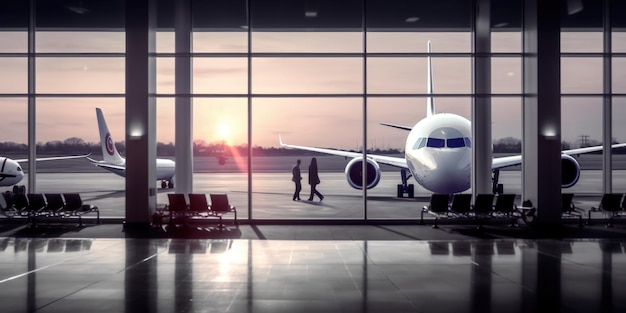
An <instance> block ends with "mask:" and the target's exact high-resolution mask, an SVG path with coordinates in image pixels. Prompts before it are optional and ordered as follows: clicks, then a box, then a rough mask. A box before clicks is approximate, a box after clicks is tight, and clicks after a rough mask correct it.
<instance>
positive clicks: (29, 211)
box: [2, 192, 100, 226]
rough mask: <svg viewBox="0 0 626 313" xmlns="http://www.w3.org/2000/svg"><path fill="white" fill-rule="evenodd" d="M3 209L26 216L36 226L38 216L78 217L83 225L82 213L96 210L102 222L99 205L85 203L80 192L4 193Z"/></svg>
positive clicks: (18, 215) (11, 213)
mask: <svg viewBox="0 0 626 313" xmlns="http://www.w3.org/2000/svg"><path fill="white" fill-rule="evenodd" d="M2 199H3V203H2V204H3V205H2V211H3V213H5V215H6V216H8V217H25V218H26V220H27V223H29V224H30V225H31V226H36V221H37V219H38V218H42V217H45V218H46V221H47V222H50V221H53V219H54V218H61V219H63V218H66V217H73V216H75V217H78V224H79V226H83V221H82V215H84V214H88V213H91V212H95V213H96V214H97V223H100V211H99V210H98V207H96V206H93V205H90V204H86V203H83V201H82V199H81V197H80V194H78V193H64V194H60V193H45V194H44V193H28V194H22V193H17V194H16V193H12V192H5V193H3V195H2Z"/></svg>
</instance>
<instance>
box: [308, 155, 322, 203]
mask: <svg viewBox="0 0 626 313" xmlns="http://www.w3.org/2000/svg"><path fill="white" fill-rule="evenodd" d="M319 183H320V177H319V175H318V174H317V159H316V158H312V159H311V164H309V185H311V196H309V201H313V196H315V195H317V196H318V197H319V198H320V201H322V200H324V196H323V195H322V194H321V193H320V192H319V191H317V188H316V187H317V185H318V184H319Z"/></svg>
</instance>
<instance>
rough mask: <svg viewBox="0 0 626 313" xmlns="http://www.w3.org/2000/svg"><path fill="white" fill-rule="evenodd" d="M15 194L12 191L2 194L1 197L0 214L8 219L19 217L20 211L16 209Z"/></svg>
mask: <svg viewBox="0 0 626 313" xmlns="http://www.w3.org/2000/svg"><path fill="white" fill-rule="evenodd" d="M14 201H15V200H14V198H13V194H12V193H11V192H10V191H7V192H4V193H2V195H1V196H0V212H2V214H3V215H4V216H6V217H13V216H15V215H18V214H19V212H18V210H16V209H15V203H14Z"/></svg>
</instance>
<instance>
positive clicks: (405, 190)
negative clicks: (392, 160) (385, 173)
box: [398, 169, 415, 198]
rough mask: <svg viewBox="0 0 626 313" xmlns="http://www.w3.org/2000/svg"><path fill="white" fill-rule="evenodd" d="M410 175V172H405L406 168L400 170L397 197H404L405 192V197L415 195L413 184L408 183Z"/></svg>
mask: <svg viewBox="0 0 626 313" xmlns="http://www.w3.org/2000/svg"><path fill="white" fill-rule="evenodd" d="M410 177H411V174H409V173H407V170H405V169H402V170H400V178H401V179H402V184H398V198H404V195H405V194H406V195H407V198H413V197H414V196H415V186H413V184H409V183H408V180H409V178H410Z"/></svg>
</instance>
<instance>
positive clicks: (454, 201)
mask: <svg viewBox="0 0 626 313" xmlns="http://www.w3.org/2000/svg"><path fill="white" fill-rule="evenodd" d="M516 196H517V195H516V194H498V195H494V194H477V195H476V199H475V201H474V203H473V204H472V195H471V194H455V195H453V196H450V195H448V194H433V195H432V196H431V198H430V203H429V204H428V205H425V206H424V207H423V208H422V211H421V218H420V223H421V224H423V223H424V213H428V214H431V215H433V216H435V224H434V225H433V227H434V228H437V227H438V219H439V218H442V217H446V218H449V217H459V218H468V217H471V218H485V217H505V218H511V224H517V223H516V221H517V220H518V219H520V218H521V219H522V220H523V221H525V222H528V221H529V220H530V219H532V218H534V216H535V214H536V212H535V210H536V209H535V208H534V207H532V205H530V206H517V204H516V203H515V198H516ZM573 198H574V194H573V193H563V194H562V197H561V200H562V211H561V215H562V216H563V217H573V218H577V219H578V222H579V226H582V225H583V219H582V216H583V212H584V210H582V209H580V208H578V207H576V206H574V203H573V201H572V200H573ZM494 199H495V203H494ZM590 214H591V213H590ZM479 221H480V220H479ZM480 226H481V225H480V223H479V227H480Z"/></svg>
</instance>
